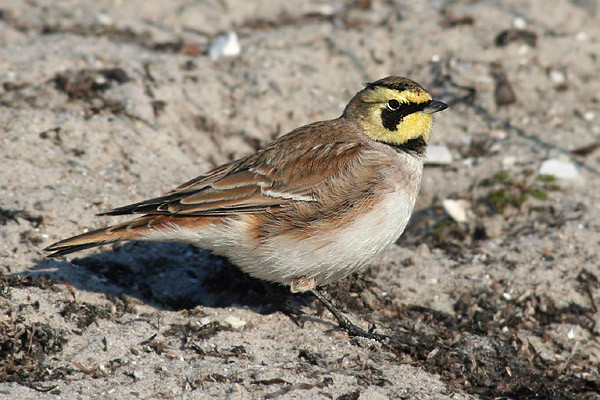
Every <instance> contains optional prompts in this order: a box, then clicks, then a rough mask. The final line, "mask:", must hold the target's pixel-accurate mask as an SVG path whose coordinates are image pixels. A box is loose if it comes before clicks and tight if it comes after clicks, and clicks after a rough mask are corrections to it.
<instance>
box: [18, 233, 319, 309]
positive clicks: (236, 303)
mask: <svg viewBox="0 0 600 400" xmlns="http://www.w3.org/2000/svg"><path fill="white" fill-rule="evenodd" d="M95 251H96V252H95V253H93V254H90V255H87V256H84V257H77V256H75V257H73V258H71V259H70V261H65V260H64V259H62V260H61V259H47V258H44V259H38V260H36V263H35V265H34V266H33V267H32V268H30V270H29V272H30V273H31V274H32V275H34V276H36V275H37V276H39V275H48V276H49V277H50V278H53V279H56V280H58V281H59V282H64V281H68V282H69V284H70V286H72V287H73V288H74V289H75V290H84V291H91V292H98V293H105V294H110V295H113V296H123V295H126V296H131V297H134V298H137V299H139V300H140V301H142V302H144V303H148V304H151V305H153V306H154V307H157V308H159V309H165V310H182V309H192V308H194V307H196V306H205V307H244V308H250V309H252V310H254V311H256V312H258V313H261V314H270V313H273V312H276V311H284V312H286V311H289V310H291V309H293V308H295V307H297V306H300V305H304V304H307V303H309V302H310V301H311V300H312V299H311V298H310V297H308V296H304V295H293V294H291V293H290V291H289V288H286V287H283V286H281V285H277V284H272V283H268V282H263V281H261V280H258V279H254V278H252V277H250V276H249V275H247V274H245V273H243V272H242V271H241V270H240V269H239V268H237V267H235V266H234V265H232V264H231V263H230V262H229V261H228V260H226V259H224V258H222V257H218V256H214V255H212V254H210V253H209V252H207V251H204V250H202V249H199V248H197V247H194V246H191V245H186V244H180V243H148V242H129V243H125V244H122V245H114V246H113V249H112V250H110V249H108V248H106V249H104V251H102V252H97V250H95Z"/></svg>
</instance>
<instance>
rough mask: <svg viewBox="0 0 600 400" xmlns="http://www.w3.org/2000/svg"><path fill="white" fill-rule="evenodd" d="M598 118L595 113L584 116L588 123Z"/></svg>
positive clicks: (590, 112)
mask: <svg viewBox="0 0 600 400" xmlns="http://www.w3.org/2000/svg"><path fill="white" fill-rule="evenodd" d="M595 118H596V114H595V113H594V112H593V111H588V112H586V113H585V114H583V119H585V120H586V121H588V122H591V121H593V120H594V119H595Z"/></svg>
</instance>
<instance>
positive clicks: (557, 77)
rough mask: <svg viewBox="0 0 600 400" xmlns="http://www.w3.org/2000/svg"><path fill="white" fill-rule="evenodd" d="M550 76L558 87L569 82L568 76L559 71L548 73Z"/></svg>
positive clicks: (552, 70)
mask: <svg viewBox="0 0 600 400" xmlns="http://www.w3.org/2000/svg"><path fill="white" fill-rule="evenodd" d="M548 76H549V77H550V80H551V81H552V83H554V84H556V85H560V84H562V83H564V82H565V81H566V80H567V76H566V75H565V73H564V72H562V71H561V70H559V69H551V70H550V71H548Z"/></svg>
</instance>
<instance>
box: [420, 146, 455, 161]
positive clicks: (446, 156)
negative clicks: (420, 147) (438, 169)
mask: <svg viewBox="0 0 600 400" xmlns="http://www.w3.org/2000/svg"><path fill="white" fill-rule="evenodd" d="M451 162H452V153H450V150H449V149H448V147H446V146H435V145H432V146H429V147H427V154H426V155H425V164H438V165H445V164H450V163H451Z"/></svg>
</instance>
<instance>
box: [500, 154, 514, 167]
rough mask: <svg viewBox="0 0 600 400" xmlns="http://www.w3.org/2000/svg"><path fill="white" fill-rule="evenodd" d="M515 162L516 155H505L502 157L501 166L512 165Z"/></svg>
mask: <svg viewBox="0 0 600 400" xmlns="http://www.w3.org/2000/svg"><path fill="white" fill-rule="evenodd" d="M516 162H517V157H515V156H506V157H504V158H503V159H502V166H503V167H505V168H506V167H512V166H513V165H515V163H516Z"/></svg>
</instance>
